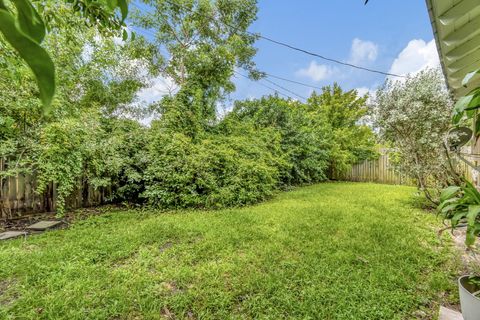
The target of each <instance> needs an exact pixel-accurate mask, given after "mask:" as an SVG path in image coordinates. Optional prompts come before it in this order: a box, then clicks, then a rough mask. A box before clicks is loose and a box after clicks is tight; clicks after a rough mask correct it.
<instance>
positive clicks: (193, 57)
mask: <svg viewBox="0 0 480 320" xmlns="http://www.w3.org/2000/svg"><path fill="white" fill-rule="evenodd" d="M145 4H146V5H147V6H148V7H150V10H149V13H145V12H142V11H141V10H139V11H137V12H136V13H135V14H134V15H132V24H133V25H135V26H137V27H142V28H145V29H147V30H150V31H152V32H154V33H155V37H154V38H153V39H148V40H147V39H145V38H143V37H141V36H139V37H136V38H135V39H133V38H130V39H126V40H125V39H124V40H120V39H118V38H112V37H111V34H108V33H107V35H106V36H105V35H104V33H102V32H100V31H101V30H99V28H101V26H98V25H88V24H85V20H84V19H85V16H82V15H81V14H80V15H77V14H73V13H72V8H71V4H66V3H65V2H64V1H63V0H50V1H47V2H45V3H44V6H43V9H42V12H41V15H42V17H43V18H42V19H44V20H45V21H48V27H49V28H50V29H51V30H54V32H53V31H52V32H49V33H48V34H46V36H45V39H44V40H43V42H42V46H43V47H44V49H45V50H47V51H48V52H51V55H50V57H51V58H52V61H53V63H54V64H55V65H56V66H60V68H57V73H56V78H57V80H58V84H57V87H56V95H55V99H53V101H52V106H51V112H50V113H49V114H45V113H44V108H43V107H42V104H41V103H40V102H39V101H38V89H37V87H36V85H35V78H34V77H33V76H32V74H31V72H30V70H29V69H28V66H26V65H25V64H24V62H23V60H22V59H21V57H19V55H18V54H17V53H16V52H15V51H14V50H13V49H12V48H11V47H10V45H9V43H7V41H5V39H0V49H1V50H2V52H3V55H2V57H1V59H0V64H1V65H2V66H3V67H4V68H0V79H1V80H0V92H2V102H1V103H0V123H1V124H2V126H1V127H0V157H2V158H7V160H8V163H9V164H10V165H9V166H8V170H5V171H4V172H2V173H1V175H2V176H7V175H16V174H18V173H29V174H33V175H36V176H37V177H38V191H39V192H43V191H45V190H46V189H48V188H49V187H50V186H51V183H54V184H55V186H56V188H57V194H58V199H57V200H58V201H57V204H58V213H59V214H62V213H63V212H64V211H65V210H66V209H68V208H66V206H68V202H69V201H68V197H69V196H70V195H72V194H75V193H78V192H80V191H81V190H87V187H94V188H103V189H104V190H108V191H110V192H109V194H110V195H111V200H112V201H115V202H128V203H135V204H139V205H143V204H149V205H152V206H155V207H160V208H187V207H194V208H223V207H228V206H240V205H245V204H250V203H255V202H259V201H262V200H264V199H267V198H269V197H271V195H272V194H273V193H274V192H275V191H276V190H278V189H280V188H283V189H285V188H290V187H292V186H295V185H300V184H304V183H314V182H319V181H324V180H326V179H327V176H328V171H329V168H330V171H335V172H341V171H342V170H346V169H348V166H349V165H351V164H352V163H354V162H356V161H359V160H362V159H364V158H365V157H368V156H369V155H370V154H371V153H372V146H373V144H372V141H373V139H372V138H373V133H372V131H371V130H370V129H368V128H367V127H366V126H364V125H362V123H361V121H363V118H364V116H365V98H364V97H358V95H357V93H356V92H355V91H349V92H343V91H342V90H341V88H340V87H339V86H337V85H335V86H334V87H333V88H329V87H327V88H325V89H324V90H323V91H322V93H321V94H318V95H317V94H314V95H312V97H311V99H310V100H309V102H308V103H307V104H304V103H300V102H298V101H292V100H285V99H281V98H279V97H277V96H270V97H265V98H262V99H258V100H252V101H241V102H237V103H236V104H235V106H234V108H233V111H232V112H230V113H229V114H228V115H226V116H225V117H223V118H220V117H219V116H218V115H217V106H218V104H219V103H220V102H222V101H223V100H224V99H225V97H226V95H227V94H228V93H230V92H232V91H233V90H234V89H235V87H234V84H233V82H232V76H233V73H234V70H235V68H242V69H244V70H247V71H248V72H249V76H250V77H251V78H253V79H256V78H258V77H259V76H260V73H258V71H257V70H256V69H255V64H254V63H253V61H252V58H253V56H254V54H255V52H256V49H255V48H254V47H253V43H254V41H255V38H256V37H255V36H253V35H252V34H250V33H249V32H248V31H247V29H248V26H249V25H250V24H251V23H252V22H253V21H254V20H255V19H256V12H257V9H256V1H255V0H241V1H223V0H222V1H197V0H187V1H181V2H171V1H167V0H156V1H147V2H145ZM45 17H49V18H48V19H47V18H45ZM213 18H214V19H213ZM231 25H235V26H236V27H235V28H233V29H232V28H231V27H230V26H231ZM108 28H109V27H108V26H107V29H108ZM165 52H167V53H165ZM158 78H163V79H165V80H166V81H169V82H172V83H173V84H174V85H175V86H176V87H177V88H176V89H175V90H172V92H171V93H170V94H169V95H165V96H164V97H163V98H162V99H161V100H160V101H158V102H155V103H152V104H147V103H145V102H142V101H139V99H138V97H137V95H138V93H139V91H140V90H141V89H143V88H146V87H147V86H148V85H149V84H150V83H151V80H152V79H158ZM147 116H150V117H151V118H152V119H153V120H152V124H151V127H147V126H144V125H142V124H140V123H139V122H138V121H137V120H138V118H145V117H147ZM330 174H331V173H330Z"/></svg>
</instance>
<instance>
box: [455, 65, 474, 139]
mask: <svg viewBox="0 0 480 320" xmlns="http://www.w3.org/2000/svg"><path fill="white" fill-rule="evenodd" d="M479 73H480V69H478V70H475V71H472V72H470V73H468V74H467V75H466V76H465V78H464V79H463V81H462V85H464V86H465V87H467V85H468V84H469V83H470V82H471V80H472V79H474V77H475V76H476V75H477V74H479ZM478 108H480V87H477V88H474V89H472V90H470V92H469V93H468V94H467V95H465V96H463V97H461V98H460V99H458V101H457V103H456V104H455V108H454V109H453V117H452V121H453V124H455V125H458V124H459V123H460V122H461V121H462V120H464V119H465V118H466V119H472V118H474V116H476V115H477V110H478ZM479 125H480V122H479V121H478V120H476V121H475V126H474V127H475V134H478V133H480V127H479Z"/></svg>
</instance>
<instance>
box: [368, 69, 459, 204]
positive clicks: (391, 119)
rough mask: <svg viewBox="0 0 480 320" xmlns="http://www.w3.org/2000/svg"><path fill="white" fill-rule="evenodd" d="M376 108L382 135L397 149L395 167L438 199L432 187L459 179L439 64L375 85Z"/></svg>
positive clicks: (432, 198) (448, 110) (449, 99)
mask: <svg viewBox="0 0 480 320" xmlns="http://www.w3.org/2000/svg"><path fill="white" fill-rule="evenodd" d="M372 109H373V110H372V111H373V112H372V113H373V120H374V124H375V126H376V127H377V129H378V132H379V135H380V137H381V138H382V140H383V141H384V142H386V143H388V144H391V145H392V146H393V147H394V151H395V152H396V153H397V155H396V160H397V161H396V163H395V167H396V168H397V169H399V170H400V171H401V172H404V173H405V174H407V175H408V176H410V177H411V178H412V179H415V181H416V182H417V185H418V188H419V189H420V190H422V191H423V192H425V194H426V196H427V197H428V199H430V200H431V201H432V202H435V203H438V197H437V196H436V195H435V194H432V192H431V191H430V190H429V188H433V189H434V191H435V190H439V189H442V188H444V187H446V186H448V185H450V184H452V183H454V182H455V181H457V174H456V173H455V171H454V170H453V169H452V167H451V166H450V162H449V161H448V153H447V150H446V148H445V146H444V143H443V142H444V139H445V135H446V133H447V131H448V130H449V128H450V117H451V116H450V115H451V110H452V100H451V98H450V96H449V93H448V91H447V90H446V87H445V84H444V80H443V76H442V75H441V74H440V72H439V70H426V71H422V72H420V73H418V74H417V75H413V76H409V77H407V79H406V80H405V81H395V82H393V81H387V82H386V83H385V85H384V86H383V87H382V88H381V89H379V90H378V91H377V93H376V97H375V99H374V100H373V103H372ZM435 192H437V191H435Z"/></svg>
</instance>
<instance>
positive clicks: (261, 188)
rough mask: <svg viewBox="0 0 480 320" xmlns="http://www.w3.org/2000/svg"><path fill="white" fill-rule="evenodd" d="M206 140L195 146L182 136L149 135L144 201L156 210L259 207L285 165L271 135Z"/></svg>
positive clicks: (273, 187)
mask: <svg viewBox="0 0 480 320" xmlns="http://www.w3.org/2000/svg"><path fill="white" fill-rule="evenodd" d="M256 133H257V135H255V136H254V135H247V136H224V135H216V134H209V135H205V137H204V138H203V139H201V140H200V141H198V142H194V141H193V140H192V138H190V137H188V136H186V135H185V134H183V133H172V134H165V132H162V130H159V129H155V128H154V129H152V133H151V135H152V136H151V138H152V143H151V144H150V145H149V163H148V166H147V169H146V171H145V179H146V190H145V192H144V193H143V197H145V198H146V199H147V200H148V203H149V204H151V205H154V206H157V207H168V208H170V207H173V208H179V207H196V208H206V207H226V206H238V205H245V204H249V203H254V202H258V201H261V200H264V199H266V198H268V197H269V196H271V195H272V194H273V192H274V190H275V188H276V187H277V185H278V177H279V168H280V167H281V166H282V164H283V159H281V158H278V157H277V156H276V155H275V154H273V153H272V152H271V151H270V150H271V149H272V148H273V149H275V148H278V139H276V137H275V136H276V134H275V132H268V135H267V133H265V134H263V135H262V133H261V132H256Z"/></svg>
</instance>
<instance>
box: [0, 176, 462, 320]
mask: <svg viewBox="0 0 480 320" xmlns="http://www.w3.org/2000/svg"><path fill="white" fill-rule="evenodd" d="M414 191H415V189H414V188H412V187H402V186H386V185H376V184H360V183H324V184H319V185H313V186H309V187H303V188H299V189H296V190H294V191H291V192H287V193H281V194H280V195H278V196H277V197H276V198H275V199H274V200H271V201H268V202H264V203H262V204H259V205H255V206H250V207H244V208H238V209H225V210H217V211H177V212H170V213H163V214H158V213H156V212H152V211H143V212H139V211H112V212H110V213H108V214H105V215H102V216H97V217H90V218H88V219H87V220H84V221H81V222H78V223H76V224H74V225H72V226H71V227H70V228H69V229H66V230H58V231H51V232H47V233H45V234H42V235H39V236H35V237H29V238H27V239H26V240H23V239H20V240H14V241H9V242H2V243H1V244H0V261H2V263H1V264H0V288H1V291H0V318H4V319H15V318H22V319H85V318H89V319H174V318H175V319H253V318H255V319H259V318H261V319H280V318H282V319H283V318H302V319H306V318H316V319H412V318H424V319H432V318H434V317H435V313H436V312H437V311H438V304H437V303H439V302H440V300H441V299H445V292H446V293H447V295H448V293H449V292H450V290H453V288H452V287H453V285H454V284H453V282H452V281H450V277H451V275H452V273H455V272H456V270H454V267H453V266H454V263H455V259H454V256H453V255H452V253H451V251H450V249H449V242H448V241H446V239H444V240H445V241H443V242H441V241H440V239H439V238H438V237H437V236H436V234H435V232H434V230H436V229H437V228H438V226H439V223H440V221H439V220H438V219H436V218H435V216H434V215H431V214H427V213H425V212H424V211H421V210H418V209H415V208H413V207H412V206H411V201H410V197H411V195H412V194H413V192H414ZM345 199H348V201H345ZM442 297H443V298H442Z"/></svg>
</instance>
